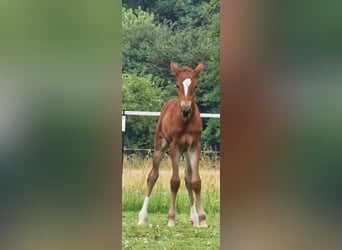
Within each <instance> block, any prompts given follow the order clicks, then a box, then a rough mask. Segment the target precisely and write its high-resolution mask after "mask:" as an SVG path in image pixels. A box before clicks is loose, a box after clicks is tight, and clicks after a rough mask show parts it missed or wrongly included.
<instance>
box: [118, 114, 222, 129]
mask: <svg viewBox="0 0 342 250" xmlns="http://www.w3.org/2000/svg"><path fill="white" fill-rule="evenodd" d="M127 115H135V116H160V112H150V111H131V110H122V132H124V131H125V130H126V116H127ZM200 116H201V117H202V118H220V114H211V113H201V114H200Z"/></svg>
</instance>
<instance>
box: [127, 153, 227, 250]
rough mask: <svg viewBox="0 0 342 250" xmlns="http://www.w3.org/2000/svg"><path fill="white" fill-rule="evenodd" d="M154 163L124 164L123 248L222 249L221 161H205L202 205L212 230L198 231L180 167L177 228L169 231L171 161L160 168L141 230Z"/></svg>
mask: <svg viewBox="0 0 342 250" xmlns="http://www.w3.org/2000/svg"><path fill="white" fill-rule="evenodd" d="M151 164H152V163H151V159H141V158H139V157H134V158H130V160H127V159H125V160H124V169H123V176H122V180H123V186H122V211H123V212H122V247H123V249H219V243H220V171H219V167H217V166H219V161H218V160H211V159H209V158H205V159H202V160H201V161H200V164H201V166H200V167H201V170H200V171H201V179H202V202H203V207H204V210H205V212H206V215H207V224H208V228H194V227H193V226H192V224H191V222H190V220H189V216H190V206H189V198H188V193H187V190H186V188H185V184H184V181H183V177H184V171H182V170H184V166H182V165H181V166H180V175H181V176H180V177H181V180H182V182H181V186H180V189H179V191H178V195H177V201H176V226H175V227H174V228H169V227H167V213H168V210H169V205H170V184H169V180H170V176H171V166H170V160H169V159H167V158H166V159H165V160H164V161H163V162H162V164H161V167H160V172H159V179H158V181H157V183H156V185H155V187H154V189H153V192H152V195H151V199H150V203H149V207H148V213H149V214H148V218H147V220H146V223H145V225H143V226H137V222H138V213H139V210H140V209H141V207H142V204H143V201H144V196H145V191H146V177H147V174H148V172H149V171H150V168H151Z"/></svg>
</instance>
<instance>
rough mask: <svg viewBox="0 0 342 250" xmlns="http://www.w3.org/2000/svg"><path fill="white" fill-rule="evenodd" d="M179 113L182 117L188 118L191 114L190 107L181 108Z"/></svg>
mask: <svg viewBox="0 0 342 250" xmlns="http://www.w3.org/2000/svg"><path fill="white" fill-rule="evenodd" d="M181 112H182V115H183V117H188V116H189V114H190V113H191V107H186V106H182V107H181Z"/></svg>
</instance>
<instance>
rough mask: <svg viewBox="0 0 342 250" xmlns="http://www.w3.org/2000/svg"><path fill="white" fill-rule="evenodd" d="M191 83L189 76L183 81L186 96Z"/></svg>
mask: <svg viewBox="0 0 342 250" xmlns="http://www.w3.org/2000/svg"><path fill="white" fill-rule="evenodd" d="M190 85H191V79H190V78H186V79H185V80H184V81H183V86H184V94H185V96H187V94H188V90H189V86H190Z"/></svg>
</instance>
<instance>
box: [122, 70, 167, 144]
mask: <svg viewBox="0 0 342 250" xmlns="http://www.w3.org/2000/svg"><path fill="white" fill-rule="evenodd" d="M122 81H123V86H122V101H123V109H125V110H136V111H159V110H160V108H161V106H162V103H163V93H162V91H161V89H160V88H158V87H157V86H154V85H155V84H154V82H153V81H152V76H151V75H144V76H139V75H137V74H123V76H122ZM155 124H156V118H155V117H143V116H137V117H134V116H128V117H127V120H126V137H125V145H126V146H128V147H133V148H153V135H154V129H155Z"/></svg>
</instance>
